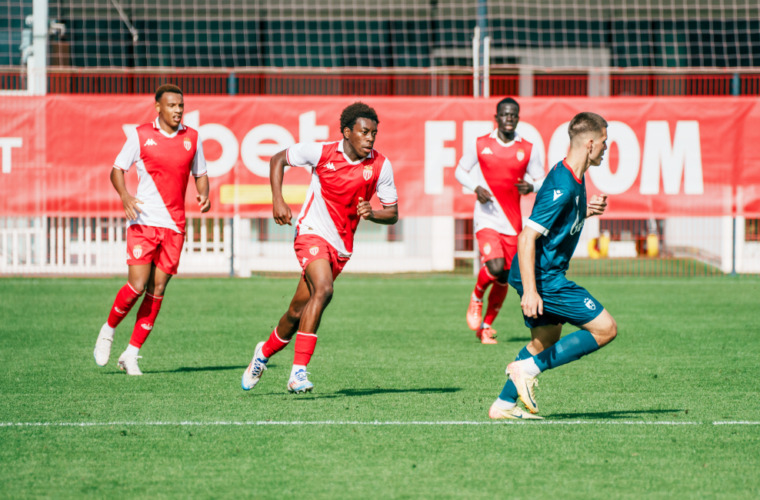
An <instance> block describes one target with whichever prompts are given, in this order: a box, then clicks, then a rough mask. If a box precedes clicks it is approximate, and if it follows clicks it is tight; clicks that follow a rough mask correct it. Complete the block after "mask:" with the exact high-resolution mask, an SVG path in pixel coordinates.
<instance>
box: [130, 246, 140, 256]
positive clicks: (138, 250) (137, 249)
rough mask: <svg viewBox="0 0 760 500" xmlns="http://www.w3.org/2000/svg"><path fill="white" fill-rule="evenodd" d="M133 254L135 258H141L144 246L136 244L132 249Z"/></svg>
mask: <svg viewBox="0 0 760 500" xmlns="http://www.w3.org/2000/svg"><path fill="white" fill-rule="evenodd" d="M132 255H134V257H135V259H139V258H140V256H141V255H142V247H141V246H140V245H135V247H134V248H133V249H132Z"/></svg>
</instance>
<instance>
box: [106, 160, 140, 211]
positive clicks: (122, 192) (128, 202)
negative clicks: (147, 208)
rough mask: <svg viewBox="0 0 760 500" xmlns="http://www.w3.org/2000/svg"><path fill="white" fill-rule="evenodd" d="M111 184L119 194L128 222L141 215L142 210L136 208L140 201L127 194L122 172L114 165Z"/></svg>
mask: <svg viewBox="0 0 760 500" xmlns="http://www.w3.org/2000/svg"><path fill="white" fill-rule="evenodd" d="M111 184H112V185H113V187H114V189H116V192H117V193H119V197H120V198H121V204H122V205H123V206H124V215H126V216H127V219H129V220H135V219H137V216H138V215H140V214H141V213H142V210H140V207H139V206H138V204H140V203H142V201H140V200H138V199H137V198H135V197H134V196H132V195H131V194H129V191H127V183H126V181H125V180H124V170H122V169H121V168H119V167H117V166H115V165H114V167H113V168H112V169H111Z"/></svg>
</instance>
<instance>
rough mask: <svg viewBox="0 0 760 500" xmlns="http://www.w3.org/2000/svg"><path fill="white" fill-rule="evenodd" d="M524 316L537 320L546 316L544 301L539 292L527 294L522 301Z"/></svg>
mask: <svg viewBox="0 0 760 500" xmlns="http://www.w3.org/2000/svg"><path fill="white" fill-rule="evenodd" d="M520 307H521V308H522V311H523V314H524V315H525V316H527V317H529V318H537V317H539V316H541V315H542V314H544V301H543V299H542V298H541V296H540V295H539V294H538V292H532V293H529V292H526V293H524V294H523V296H522V299H521V300H520Z"/></svg>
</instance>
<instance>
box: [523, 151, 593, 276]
mask: <svg viewBox="0 0 760 500" xmlns="http://www.w3.org/2000/svg"><path fill="white" fill-rule="evenodd" d="M585 220H586V182H585V179H578V178H577V177H575V174H574V173H573V171H572V170H570V167H569V166H568V165H567V164H566V163H565V162H564V160H563V161H561V162H559V163H557V164H556V165H555V166H554V167H553V168H552V169H551V170H550V171H549V173H548V174H547V175H546V178H545V179H544V184H543V186H541V189H540V190H539V191H538V194H537V195H536V201H535V204H534V205H533V211H532V212H531V214H530V218H529V219H528V222H527V223H526V226H529V227H531V228H532V229H534V230H536V231H538V232H539V233H541V235H542V236H541V237H539V238H538V239H537V240H536V282H537V283H538V282H543V281H546V280H547V279H551V278H552V277H555V276H560V275H562V276H564V274H565V273H566V272H567V268H568V267H569V265H570V258H571V257H572V256H573V253H574V252H575V247H576V246H578V240H579V239H580V236H581V230H582V229H583V223H584V222H585ZM511 274H514V276H510V282H511V281H513V279H514V280H515V281H518V282H519V281H521V279H520V276H519V274H520V266H519V265H518V263H517V256H515V260H514V261H513V264H512V269H511Z"/></svg>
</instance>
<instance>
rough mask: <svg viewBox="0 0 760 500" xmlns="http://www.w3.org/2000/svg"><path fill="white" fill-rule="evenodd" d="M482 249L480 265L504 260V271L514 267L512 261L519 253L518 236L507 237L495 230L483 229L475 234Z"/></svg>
mask: <svg viewBox="0 0 760 500" xmlns="http://www.w3.org/2000/svg"><path fill="white" fill-rule="evenodd" d="M475 237H476V238H477V239H478V248H479V249H480V263H481V264H485V263H486V262H488V261H489V260H493V259H498V258H502V259H504V269H509V268H510V267H512V259H514V257H515V254H516V253H517V235H515V236H507V235H506V234H501V233H499V232H497V231H494V230H493V229H481V230H480V231H478V232H477V233H475Z"/></svg>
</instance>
